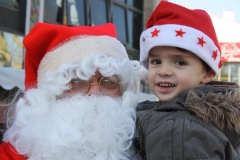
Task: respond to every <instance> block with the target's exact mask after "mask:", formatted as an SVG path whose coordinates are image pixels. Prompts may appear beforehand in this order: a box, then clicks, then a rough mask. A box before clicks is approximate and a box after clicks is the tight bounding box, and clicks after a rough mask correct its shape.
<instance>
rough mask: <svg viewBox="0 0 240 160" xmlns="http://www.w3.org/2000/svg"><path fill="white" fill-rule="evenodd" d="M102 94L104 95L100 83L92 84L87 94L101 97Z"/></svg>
mask: <svg viewBox="0 0 240 160" xmlns="http://www.w3.org/2000/svg"><path fill="white" fill-rule="evenodd" d="M101 93H102V91H101V90H100V88H99V85H98V83H92V84H90V85H89V90H88V92H87V93H86V94H87V95H99V94H101Z"/></svg>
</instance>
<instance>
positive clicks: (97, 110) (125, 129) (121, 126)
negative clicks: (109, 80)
mask: <svg viewBox="0 0 240 160" xmlns="http://www.w3.org/2000/svg"><path fill="white" fill-rule="evenodd" d="M100 58H101V57H100ZM92 59H93V58H89V59H87V62H88V63H84V61H83V62H82V63H83V64H81V63H80V64H77V65H73V66H71V65H70V66H63V67H62V68H60V69H59V70H58V71H57V72H56V73H53V74H48V75H46V82H47V84H46V85H45V86H43V88H39V89H31V90H28V91H27V92H26V93H25V98H24V99H20V100H19V102H18V103H17V106H16V109H15V115H14V116H13V118H14V120H13V123H12V125H11V127H10V128H9V129H8V130H7V132H6V133H5V135H4V141H6V142H10V143H11V144H12V145H13V146H14V147H15V149H16V150H17V151H18V153H19V154H22V155H25V156H26V157H28V158H29V159H30V160H39V159H42V160H49V159H71V160H75V159H76V160H79V159H86V160H89V159H94V160H98V159H104V160H113V159H131V158H130V157H131V156H130V155H129V153H130V152H129V150H130V146H131V140H132V138H133V134H134V129H135V107H136V105H137V103H138V100H137V95H136V94H135V93H134V91H133V89H131V88H129V87H133V84H134V83H136V81H135V77H136V76H134V72H133V68H132V71H131V68H130V67H129V68H130V69H129V68H127V67H126V66H128V62H119V63H120V64H119V66H124V67H125V68H126V70H123V69H122V67H121V68H120V67H116V64H115V68H116V69H118V70H112V69H111V70H109V68H113V67H112V66H110V67H109V65H106V64H104V67H105V68H101V67H100V66H99V65H98V69H96V68H95V69H92V70H90V71H89V72H87V71H86V70H83V69H82V68H86V65H85V64H89V61H90V60H92ZM93 60H94V59H93ZM94 62H96V63H97V62H98V61H97V60H96V59H95V60H94ZM109 62H111V61H109ZM81 65H82V66H81ZM83 66H84V67H83ZM92 66H96V64H92V63H90V67H89V68H93V67H92ZM97 70H99V73H98V71H97ZM95 73H97V74H95ZM100 73H101V74H100ZM120 73H121V74H122V75H121V74H120ZM129 73H130V74H129ZM101 75H102V76H104V77H114V76H115V75H119V76H120V77H121V83H122V84H123V86H121V91H123V92H122V93H121V92H120V88H117V90H116V93H115V92H113V93H115V95H114V96H113V95H112V96H111V95H109V96H106V95H104V94H102V91H101V89H100V88H97V91H98V92H96V93H95V92H93V91H94V90H93V88H92V87H99V86H100V85H94V86H91V87H90V89H89V90H88V91H87V92H86V93H87V94H78V92H79V90H77V91H78V92H76V94H71V95H70V93H68V90H69V86H68V83H69V82H70V81H71V79H72V77H74V76H76V77H77V78H79V79H81V80H86V81H88V80H90V81H92V82H91V83H98V81H100V79H101V78H100V77H101ZM128 76H129V77H128ZM99 78H100V79H99ZM124 78H125V79H124ZM124 85H125V86H124ZM123 88H125V90H123ZM100 91H101V92H100ZM104 92H106V91H105V90H104ZM93 93H94V94H93ZM98 93H100V94H98ZM62 95H65V96H62ZM59 97H60V98H59Z"/></svg>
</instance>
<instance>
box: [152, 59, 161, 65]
mask: <svg viewBox="0 0 240 160" xmlns="http://www.w3.org/2000/svg"><path fill="white" fill-rule="evenodd" d="M151 64H153V65H156V64H161V61H160V60H151Z"/></svg>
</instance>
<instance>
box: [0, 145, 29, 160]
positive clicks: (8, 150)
mask: <svg viewBox="0 0 240 160" xmlns="http://www.w3.org/2000/svg"><path fill="white" fill-rule="evenodd" d="M0 159H2V160H25V158H24V156H23V155H20V154H18V153H17V151H16V150H15V149H14V147H13V146H12V145H11V144H10V143H5V142H4V143H2V144H0Z"/></svg>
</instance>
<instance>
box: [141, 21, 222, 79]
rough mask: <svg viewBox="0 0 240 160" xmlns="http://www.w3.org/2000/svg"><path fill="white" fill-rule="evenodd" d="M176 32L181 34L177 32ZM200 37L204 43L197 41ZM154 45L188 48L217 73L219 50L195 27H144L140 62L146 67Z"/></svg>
mask: <svg viewBox="0 0 240 160" xmlns="http://www.w3.org/2000/svg"><path fill="white" fill-rule="evenodd" d="M154 31H155V34H154ZM177 32H179V33H181V32H182V34H177ZM199 39H202V40H203V41H204V43H202V44H201V43H199ZM155 46H172V47H179V48H183V49H186V50H189V51H191V52H193V53H194V54H196V55H197V56H198V57H199V58H201V59H202V60H203V61H205V62H206V63H207V64H208V65H209V66H210V67H211V68H212V69H213V70H214V72H215V74H216V75H217V72H218V68H219V63H220V59H221V56H220V51H219V49H218V47H217V46H216V45H215V44H214V42H213V41H212V39H211V38H209V37H208V36H207V35H206V34H204V33H203V32H201V31H199V30H196V29H195V28H191V27H187V26H183V25H177V24H166V25H159V26H157V25H156V26H153V27H150V28H148V29H146V30H145V31H144V32H142V34H141V38H140V63H142V65H143V66H144V67H145V68H148V54H149V51H150V50H151V49H152V48H153V47H155Z"/></svg>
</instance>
